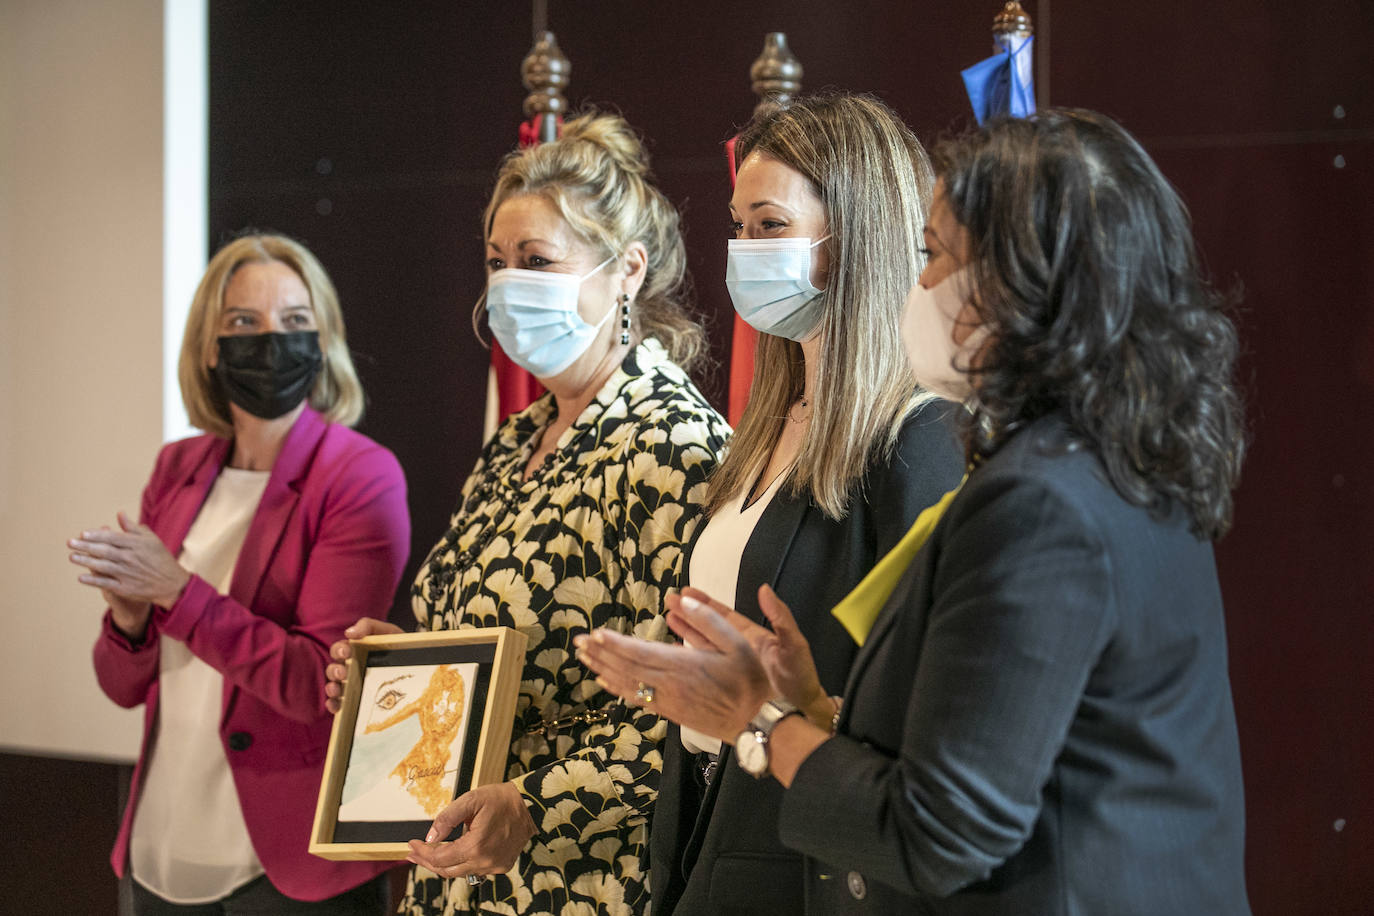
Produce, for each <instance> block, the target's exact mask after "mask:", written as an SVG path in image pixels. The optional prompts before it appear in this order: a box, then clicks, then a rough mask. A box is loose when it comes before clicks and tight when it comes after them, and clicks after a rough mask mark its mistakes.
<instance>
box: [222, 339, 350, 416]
mask: <svg viewBox="0 0 1374 916" xmlns="http://www.w3.org/2000/svg"><path fill="white" fill-rule="evenodd" d="M323 364H324V357H322V356H321V355H320V332H319V331H288V332H286V333H284V334H246V335H243V336H226V337H221V338H219V362H218V363H216V364H215V370H214V371H215V378H217V379H218V380H219V384H220V389H221V390H222V391H223V392H224V394H225V396H226V397H228V398H229V400H230V401H232V402H233V403H235V404H237V405H239V406H240V407H242V408H243V409H244V410H246V411H248V412H249V413H251V414H252V415H253V416H255V417H261V418H262V419H264V420H275V419H276V418H277V417H280V416H282V415H283V414H287V413H290V412H291V411H292V410H294V409H295V407H296V405H297V404H299V403H300V402H301V401H304V400H305V397H306V395H308V394H309V393H310V389H311V388H312V387H313V386H314V384H315V376H317V375H319V373H320V366H321V365H323Z"/></svg>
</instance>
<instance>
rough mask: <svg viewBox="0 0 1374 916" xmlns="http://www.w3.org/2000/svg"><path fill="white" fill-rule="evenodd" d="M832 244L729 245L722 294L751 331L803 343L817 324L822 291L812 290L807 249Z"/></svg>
mask: <svg viewBox="0 0 1374 916" xmlns="http://www.w3.org/2000/svg"><path fill="white" fill-rule="evenodd" d="M828 238H830V236H829V235H823V236H821V237H820V238H818V239H816V241H814V242H813V241H811V240H810V239H809V238H783V239H730V241H729V246H728V248H727V250H726V257H725V288H726V289H727V290H729V291H730V301H732V302H733V303H734V304H735V311H736V312H739V316H740V317H741V318H743V319H744V320H745V322H746V323H747V324H748V325H749V326H750V327H752V328H754V330H756V331H760V332H762V333H764V334H774V335H776V336H778V337H786V338H788V339H789V340H796V341H802V340H805V339H807V338H808V337H810V336H811V335H812V334H813V333H815V331H816V328H817V327H819V326H820V323H821V308H822V306H824V304H825V302H824V300H823V299H822V298H821V294H822V293H823V292H824V290H819V289H816V287H814V286H812V285H811V249H813V248H815V247H816V246H817V245H819V244H820V243H821V242H824V241H825V240H826V239H828Z"/></svg>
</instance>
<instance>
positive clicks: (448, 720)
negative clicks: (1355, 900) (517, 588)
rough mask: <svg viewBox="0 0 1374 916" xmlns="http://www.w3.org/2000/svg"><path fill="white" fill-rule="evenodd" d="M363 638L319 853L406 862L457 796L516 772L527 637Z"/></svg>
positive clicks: (337, 733)
mask: <svg viewBox="0 0 1374 916" xmlns="http://www.w3.org/2000/svg"><path fill="white" fill-rule="evenodd" d="M352 645H353V658H352V660H351V661H350V662H349V663H348V676H347V679H346V680H345V681H344V693H343V699H342V701H341V708H340V710H339V712H338V714H337V715H336V716H335V717H334V730H333V732H332V733H331V734H330V738H329V751H328V753H327V755H326V757H325V762H324V777H323V778H322V780H321V782H320V795H319V800H318V802H317V803H316V806H315V826H314V829H313V831H312V832H311V835H310V852H311V853H312V854H313V855H317V856H320V857H322V858H325V859H387V860H389V859H404V858H405V857H406V855H407V854H409V852H410V847H409V846H407V845H406V842H407V841H408V840H414V839H422V838H423V837H424V835H425V834H426V833H427V832H428V831H429V828H430V824H431V822H432V821H433V820H434V818H435V816H437V815H438V813H439V812H440V811H441V810H443V808H444V807H445V806H446V805H448V803H449V802H451V801H453V799H455V798H457V797H458V796H459V795H462V794H463V793H464V792H466V791H468V790H469V789H472V788H475V787H477V786H480V785H485V784H487V783H493V782H500V781H501V780H502V779H504V778H505V769H506V760H507V757H508V756H509V754H510V738H511V725H512V723H513V722H514V719H515V698H516V694H517V693H518V692H519V689H520V676H521V672H522V671H523V670H524V666H525V635H524V634H523V633H521V632H519V631H517V630H513V629H511V628H509V627H489V628H485V629H475V630H451V631H446V632H442V633H403V634H398V635H395V636H369V637H367V638H365V639H358V640H354V641H353V643H352Z"/></svg>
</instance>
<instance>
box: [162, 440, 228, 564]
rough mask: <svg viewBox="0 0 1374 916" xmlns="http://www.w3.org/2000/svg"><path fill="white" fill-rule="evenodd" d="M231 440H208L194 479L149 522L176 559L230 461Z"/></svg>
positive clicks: (193, 472)
mask: <svg viewBox="0 0 1374 916" xmlns="http://www.w3.org/2000/svg"><path fill="white" fill-rule="evenodd" d="M230 445H231V443H230V441H229V440H228V439H221V438H220V437H218V436H206V437H205V445H204V447H203V451H202V454H201V456H200V457H199V458H198V459H196V461H195V467H193V468H192V470H191V473H190V475H189V476H188V477H187V478H186V479H185V480H184V481H182V483H181V484H180V485H179V486H178V487H177V488H176V489H175V490H172V491H170V492H169V493H168V495H167V498H166V500H165V501H164V503H163V508H162V509H161V511H159V513H158V518H157V519H156V521H154V520H151V519H150V520H148V525H149V526H150V527H152V528H153V529H154V530H156V531H157V532H158V533H159V534H160V535H162V541H163V543H164V544H166V545H167V550H168V551H170V552H171V554H172V556H174V557H179V556H181V545H182V544H183V543H184V542H185V541H186V535H187V533H189V532H190V530H191V523H192V522H194V521H195V520H196V516H197V515H199V514H200V509H201V506H203V505H205V498H206V497H207V496H209V495H210V487H211V486H212V485H213V484H214V482H215V478H216V477H218V476H219V471H220V468H222V467H224V462H225V460H226V459H228V457H229V447H230Z"/></svg>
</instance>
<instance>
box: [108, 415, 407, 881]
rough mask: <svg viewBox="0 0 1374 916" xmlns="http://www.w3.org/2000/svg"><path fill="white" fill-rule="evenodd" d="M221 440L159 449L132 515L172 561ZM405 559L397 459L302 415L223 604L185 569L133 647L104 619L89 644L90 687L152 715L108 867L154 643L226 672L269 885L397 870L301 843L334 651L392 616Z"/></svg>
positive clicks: (234, 756)
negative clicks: (178, 644)
mask: <svg viewBox="0 0 1374 916" xmlns="http://www.w3.org/2000/svg"><path fill="white" fill-rule="evenodd" d="M230 445H231V442H230V441H229V440H227V439H221V438H219V437H216V436H197V437H195V438H193V439H185V440H183V441H181V442H173V443H171V444H170V445H167V446H164V447H163V449H162V452H161V453H160V454H159V455H158V458H157V465H156V466H155V467H154V469H153V476H152V479H151V480H150V481H149V482H148V486H147V487H146V488H145V489H144V491H143V506H142V513H141V517H142V520H143V521H144V523H146V524H147V525H148V526H150V527H151V528H152V529H153V530H154V531H156V532H157V534H158V536H159V537H161V538H162V541H163V543H165V544H166V545H167V549H168V550H170V551H171V552H172V554H173V555H174V556H175V555H178V554H180V552H181V544H182V541H183V540H184V539H185V537H186V532H187V531H188V530H190V527H191V522H192V521H194V520H195V517H196V515H197V514H198V513H199V512H200V508H201V506H202V504H204V502H205V498H206V497H207V496H208V495H209V492H210V486H211V484H212V483H213V482H214V480H215V477H216V476H217V475H218V474H219V471H220V468H222V467H223V466H224V463H225V461H226V460H227V459H228V457H229V448H230ZM409 552H410V516H409V513H408V511H407V509H406V488H405V477H404V475H403V474H402V473H401V466H400V465H399V464H398V463H397V461H396V458H395V456H394V455H392V454H391V452H389V451H387V450H386V449H384V448H382V447H381V446H380V445H378V444H377V443H375V442H373V441H372V440H371V439H368V438H367V437H366V436H363V435H362V434H360V433H356V432H354V431H352V430H350V429H347V428H345V427H343V426H338V425H336V424H333V423H329V422H327V421H326V420H325V419H324V418H323V417H321V416H320V415H319V414H318V413H315V412H314V411H313V410H311V409H310V408H309V407H308V406H307V407H306V408H305V410H304V411H302V412H301V416H300V418H299V419H298V420H297V421H296V423H295V425H294V426H293V427H292V428H291V432H290V433H288V434H287V437H286V443H285V444H284V445H283V446H282V450H281V454H279V455H278V456H277V461H276V464H275V465H273V467H272V475H271V477H270V478H269V479H268V482H267V489H266V490H265V491H264V492H263V495H262V502H261V503H259V505H258V511H257V514H256V515H254V517H253V521H252V524H251V525H250V526H249V529H248V536H247V538H246V539H245V540H244V543H243V549H242V551H241V552H240V553H239V558H238V563H237V565H236V566H235V567H234V577H233V582H232V584H231V585H230V588H229V595H228V596H227V597H226V596H223V595H220V594H218V593H217V592H216V591H215V589H214V587H213V586H211V585H210V584H209V583H207V582H206V581H205V580H203V579H201V578H200V577H199V576H192V577H191V581H190V583H189V584H187V586H186V589H185V591H183V592H182V594H181V597H180V598H179V599H178V600H177V602H176V603H175V604H173V605H172V606H171V607H169V608H161V607H154V608H153V613H152V616H151V618H150V620H149V623H148V632H147V635H146V636H145V637H144V638H143V640H142V642H140V643H138V644H137V645H134V644H132V643H131V642H130V641H129V640H128V639H126V638H125V637H124V636H123V635H122V634H121V633H120V632H119V631H118V630H116V629H115V628H114V625H113V624H112V623H111V620H110V615H109V613H108V611H107V612H106V614H105V621H104V624H103V626H102V630H101V634H100V638H99V639H98V640H96V644H95V672H96V678H97V679H98V680H99V681H100V686H101V688H102V689H103V690H104V691H105V693H106V694H108V695H109V697H110V699H112V700H114V701H115V702H116V703H118V704H119V705H120V706H124V707H133V706H137V705H138V704H139V703H143V704H144V705H145V707H146V713H145V715H144V732H143V750H142V752H141V754H140V755H139V761H138V766H137V767H136V768H135V770H134V777H133V787H132V789H131V791H130V793H129V805H128V807H127V808H126V809H125V811H124V820H123V823H122V824H121V826H120V829H119V836H118V838H117V839H116V841H115V847H114V852H113V853H112V854H111V857H110V861H111V864H113V865H114V869H115V872H116V874H118V875H120V876H123V874H124V871H125V868H126V863H127V861H128V854H129V833H130V829H131V827H132V826H133V818H134V812H135V811H136V810H137V809H138V797H139V790H140V788H141V785H142V775H143V772H144V765H145V764H146V763H147V761H148V752H149V750H150V748H151V739H152V737H153V733H154V725H155V723H156V721H157V696H158V636H160V635H162V634H166V635H168V636H171V637H173V638H175V639H179V640H182V641H183V642H185V643H186V645H187V646H188V647H189V648H190V649H191V651H192V652H193V653H195V655H196V656H197V657H198V658H200V659H203V660H204V661H205V662H207V663H208V664H209V665H210V666H211V667H213V668H214V669H215V670H217V671H219V672H220V673H221V674H223V675H224V702H223V706H222V711H221V713H220V727H219V734H220V740H221V741H222V742H223V744H224V753H225V756H226V757H228V758H229V767H230V769H231V770H232V771H233V775H234V785H235V787H236V788H237V789H238V796H239V803H240V804H241V806H242V808H243V819H244V821H245V822H246V823H247V825H248V834H249V836H250V837H251V838H252V841H253V848H254V849H255V850H256V851H257V854H258V859H259V860H260V861H261V862H262V866H263V869H264V870H265V871H266V872H267V877H268V879H269V880H270V881H271V882H272V884H273V885H275V886H276V888H277V889H278V890H280V891H281V892H282V893H284V894H286V895H287V896H289V897H295V898H298V899H301V900H322V899H324V898H326V897H331V896H334V895H336V894H340V893H342V892H344V891H346V890H348V889H349V888H352V887H355V886H357V885H358V884H361V883H362V882H364V881H366V880H368V879H369V878H372V877H373V876H375V875H377V874H379V873H380V872H383V871H386V870H387V869H389V868H391V865H392V863H386V862H331V861H327V860H325V859H319V858H316V857H314V856H312V855H310V854H309V853H308V852H307V851H306V847H307V845H308V843H309V838H310V829H311V824H312V822H313V820H314V816H315V798H316V795H317V794H318V792H319V788H320V774H321V772H322V770H323V768H324V755H325V749H326V747H327V745H328V743H329V730H330V725H331V718H332V717H331V716H330V715H329V713H328V711H327V710H326V709H325V705H324V683H325V677H324V668H325V665H326V664H327V659H328V650H329V645H330V644H331V643H332V642H334V641H335V640H338V639H341V638H342V637H343V631H344V628H345V627H347V626H349V625H350V624H352V623H353V622H354V621H356V620H357V619H358V618H359V617H364V616H372V617H380V618H383V619H384V618H385V617H386V615H387V611H388V609H389V608H390V605H391V599H392V596H393V594H394V593H395V591H396V584H397V582H398V581H399V580H400V576H401V568H402V566H404V565H405V562H406V558H407V556H408V555H409ZM186 802H187V804H188V805H192V806H194V805H195V802H196V800H195V799H193V798H188V799H187V800H186Z"/></svg>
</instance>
